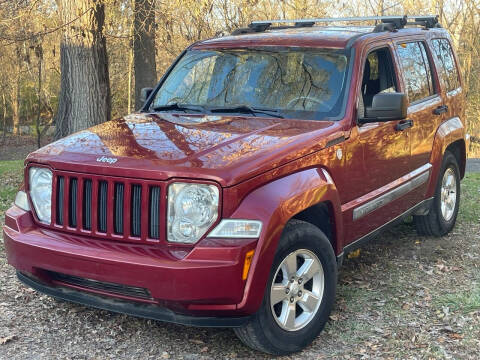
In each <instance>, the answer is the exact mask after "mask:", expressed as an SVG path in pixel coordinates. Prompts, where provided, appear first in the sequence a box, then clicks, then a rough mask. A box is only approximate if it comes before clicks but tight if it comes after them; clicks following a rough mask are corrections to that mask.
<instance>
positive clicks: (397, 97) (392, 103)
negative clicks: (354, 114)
mask: <svg viewBox="0 0 480 360" xmlns="http://www.w3.org/2000/svg"><path fill="white" fill-rule="evenodd" d="M406 117H407V96H406V95H405V94H404V93H380V94H377V95H375V96H374V97H373V101H372V106H371V107H367V108H366V109H365V118H361V119H358V121H359V123H361V124H365V123H371V122H384V121H391V120H403V119H405V118H406Z"/></svg>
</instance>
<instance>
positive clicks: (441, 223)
mask: <svg viewBox="0 0 480 360" xmlns="http://www.w3.org/2000/svg"><path fill="white" fill-rule="evenodd" d="M459 205H460V171H459V168H458V163H457V159H456V158H455V156H454V155H453V154H452V153H451V152H450V151H448V150H447V151H446V152H445V156H444V157H443V162H442V167H441V169H440V174H439V177H438V181H437V187H436V189H435V197H434V199H433V203H432V206H431V208H430V211H429V213H428V214H427V215H423V216H418V215H417V216H414V221H415V227H416V229H417V233H418V234H419V235H427V236H437V237H439V236H443V235H445V234H447V233H449V232H450V231H451V230H452V229H453V227H454V226H455V222H456V220H457V214H458V209H459Z"/></svg>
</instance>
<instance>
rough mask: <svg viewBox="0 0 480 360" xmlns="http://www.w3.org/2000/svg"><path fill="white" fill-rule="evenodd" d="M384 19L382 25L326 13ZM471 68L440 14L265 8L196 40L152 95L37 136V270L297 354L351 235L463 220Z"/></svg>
mask: <svg viewBox="0 0 480 360" xmlns="http://www.w3.org/2000/svg"><path fill="white" fill-rule="evenodd" d="M340 21H348V22H349V23H352V22H355V21H358V22H367V23H368V22H369V21H375V23H376V25H375V26H346V27H336V26H335V27H333V26H318V25H316V24H318V23H327V22H340ZM464 94H465V91H464V89H463V88H462V78H461V76H460V72H459V68H458V59H457V57H456V55H455V52H454V51H453V48H452V42H451V39H450V36H449V34H448V33H447V31H446V30H444V29H442V28H441V26H440V25H439V24H438V20H437V18H436V17H433V16H426V17H413V18H412V17H407V16H390V17H368V18H348V19H345V18H343V19H309V20H269V21H263V22H253V23H252V24H250V25H249V27H248V28H244V29H238V30H236V31H235V32H234V33H233V34H232V35H230V36H225V37H219V38H214V39H210V40H206V41H200V42H197V43H195V44H193V45H191V46H190V47H189V48H188V49H186V50H185V51H184V52H183V53H182V54H181V55H180V57H179V58H178V59H177V60H176V61H175V63H174V64H173V65H172V66H171V68H170V69H169V70H168V71H167V73H166V74H165V76H164V77H163V78H162V79H161V81H160V83H159V84H158V86H157V87H156V88H155V89H144V91H143V96H144V98H145V105H144V107H143V108H142V109H141V111H139V112H137V113H135V114H132V115H129V116H126V117H124V118H121V119H117V120H113V121H110V122H107V123H104V124H101V125H98V126H94V127H92V128H90V129H88V130H85V131H81V132H78V133H76V134H73V135H71V136H68V137H66V138H64V139H62V140H59V141H57V142H54V143H52V144H50V145H48V146H45V147H44V148H42V149H40V150H38V151H35V152H34V153H32V154H30V155H29V156H28V158H27V159H26V161H25V182H24V185H23V186H22V188H21V189H20V191H19V192H18V195H17V197H16V199H15V205H14V206H13V207H12V208H10V209H9V210H8V212H7V213H6V216H5V227H4V229H3V234H4V242H5V248H6V252H7V256H8V261H9V263H10V264H11V265H12V266H14V267H15V268H16V269H17V274H18V278H19V279H20V280H21V281H22V282H23V283H25V284H26V285H28V286H30V287H32V288H34V289H36V290H38V291H40V292H43V293H45V294H48V295H51V296H54V297H57V298H61V299H65V300H69V301H73V302H77V303H80V304H85V305H88V306H93V307H97V308H102V309H107V310H111V311H117V312H121V313H126V314H131V315H135V316H140V317H145V318H151V319H157V320H161V321H168V322H174V323H179V324H186V325H194V326H216V327H233V328H234V329H235V332H236V334H237V335H238V337H239V338H240V339H241V340H242V341H243V342H244V343H245V344H247V345H248V346H251V347H252V348H255V349H257V350H260V351H264V352H267V353H271V354H288V353H291V352H295V351H299V350H301V349H302V348H304V347H305V346H307V345H308V344H309V343H310V342H311V341H312V340H313V339H314V338H315V337H316V336H317V335H318V334H319V333H320V331H321V330H322V329H323V327H324V325H325V323H326V321H327V319H328V316H329V313H330V311H331V309H332V306H333V303H334V299H335V289H336V281H337V271H338V270H337V269H338V267H339V266H340V265H341V263H342V259H343V258H344V256H345V255H346V254H348V253H349V252H351V251H353V250H355V249H357V248H358V247H360V246H362V245H363V244H364V243H365V242H366V241H368V240H370V239H371V238H372V237H374V236H375V235H377V234H378V233H379V232H380V231H381V230H383V229H384V228H385V227H387V226H390V225H392V224H395V223H397V222H398V221H399V220H402V219H403V218H404V217H406V216H410V215H413V217H414V222H415V225H416V227H417V230H418V232H419V234H422V235H434V236H442V235H444V234H446V233H448V232H449V231H450V230H451V229H452V228H453V226H454V224H455V220H456V217H457V212H458V208H459V200H460V198H459V195H460V179H462V178H463V176H464V172H465V157H466V156H465V143H466V142H465V126H464V123H463V120H464V105H465V99H464Z"/></svg>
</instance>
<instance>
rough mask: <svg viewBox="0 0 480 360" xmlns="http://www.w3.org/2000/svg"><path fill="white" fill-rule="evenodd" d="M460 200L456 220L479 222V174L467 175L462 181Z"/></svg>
mask: <svg viewBox="0 0 480 360" xmlns="http://www.w3.org/2000/svg"><path fill="white" fill-rule="evenodd" d="M461 186H462V189H461V190H462V194H461V196H462V198H461V201H460V211H459V213H458V218H459V220H460V221H464V222H473V223H478V222H479V221H480V202H479V201H478V199H480V174H478V173H467V174H466V175H465V178H464V179H463V181H462V185H461Z"/></svg>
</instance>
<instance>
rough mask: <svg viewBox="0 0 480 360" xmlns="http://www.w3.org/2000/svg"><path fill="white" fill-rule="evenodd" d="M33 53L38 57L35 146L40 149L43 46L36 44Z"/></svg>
mask: <svg viewBox="0 0 480 360" xmlns="http://www.w3.org/2000/svg"><path fill="white" fill-rule="evenodd" d="M35 55H36V56H37V59H38V88H37V98H38V103H37V119H36V121H35V130H36V132H37V147H38V148H39V149H40V146H41V143H40V140H41V135H42V133H41V132H40V117H41V115H42V65H43V48H42V45H38V46H37V47H36V48H35Z"/></svg>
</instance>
